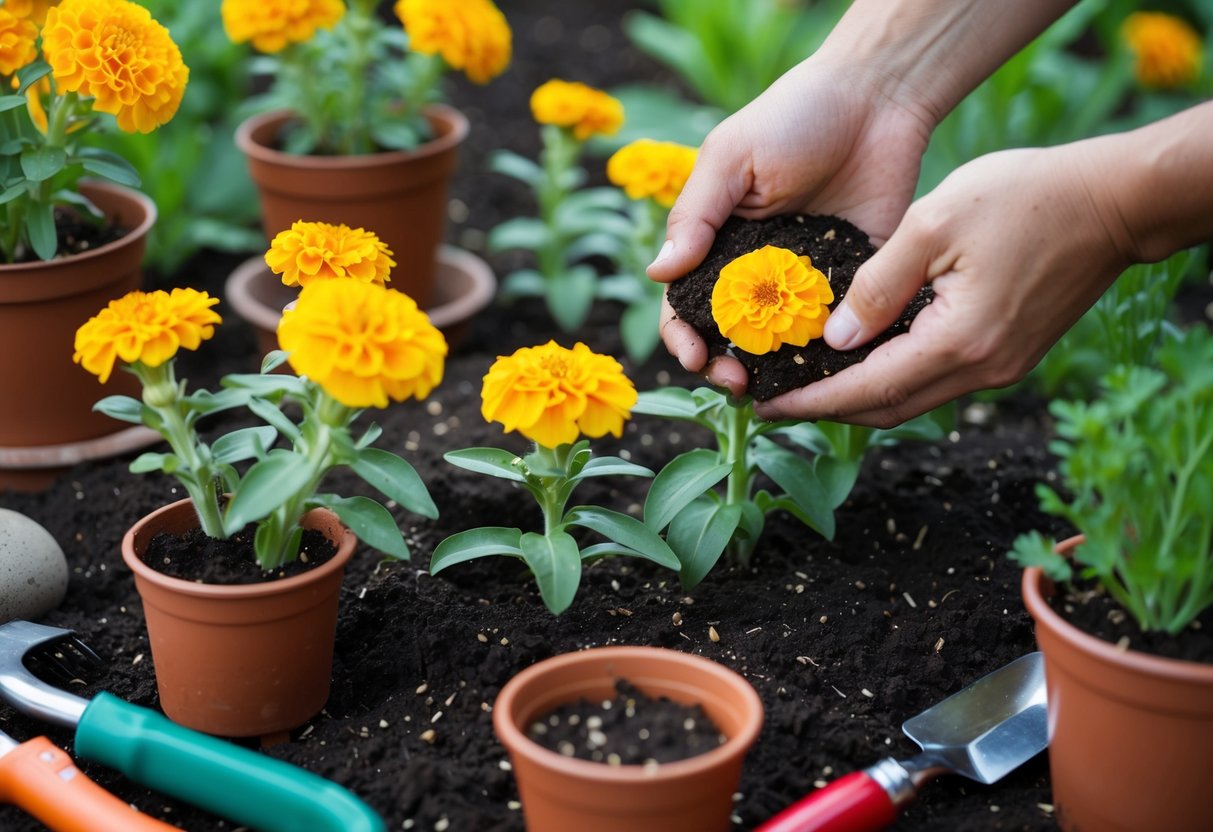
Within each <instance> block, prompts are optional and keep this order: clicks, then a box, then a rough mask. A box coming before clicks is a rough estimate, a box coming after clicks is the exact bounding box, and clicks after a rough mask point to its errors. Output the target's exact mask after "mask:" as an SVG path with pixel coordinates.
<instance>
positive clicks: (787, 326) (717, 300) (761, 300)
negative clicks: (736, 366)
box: [712, 246, 834, 355]
mask: <svg viewBox="0 0 1213 832" xmlns="http://www.w3.org/2000/svg"><path fill="white" fill-rule="evenodd" d="M833 301H834V292H833V290H832V289H831V288H830V282H829V280H827V279H826V276H825V275H824V274H822V273H821V271H820V270H818V269H815V268H813V264H812V262H811V261H810V260H809V258H808V257H804V256H801V257H797V256H796V255H795V254H793V253H792V252H791V251H788V250H787V249H786V248H777V247H775V246H763V247H762V248H760V249H758V250H757V251H751V252H750V253H749V254H743V255H742V256H741V257H738V258H737V259H736V260H733V261H732V262H731V263H729V264H728V265H726V266H725V267H724V268H723V269H721V270H720V277H719V278H718V279H717V281H716V286H715V288H714V289H713V290H712V317H713V318H714V319H715V321H716V325H717V326H718V327H720V333H721V334H722V335H723V336H724V337H726V338H728V339H729V340H730V341H732V342H733V343H734V344H736V345H737V347H739V348H740V349H743V350H745V351H746V352H748V353H751V354H753V355H764V354H766V353H768V352H774V351H775V350H777V349H779V348H780V347H781V346H782V345H784V344H792V345H793V346H797V347H803V346H804V345H805V344H807V343H809V341H811V340H812V339H814V338H820V337H821V332H822V329H823V327H824V326H825V322H826V318H828V317H829V316H830V309H829V307H828V306H827V304H829V303H832V302H833Z"/></svg>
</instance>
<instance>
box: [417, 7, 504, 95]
mask: <svg viewBox="0 0 1213 832" xmlns="http://www.w3.org/2000/svg"><path fill="white" fill-rule="evenodd" d="M395 9H396V17H398V18H400V22H401V23H403V24H404V30H405V31H406V32H407V33H408V36H409V49H411V50H412V51H414V52H419V53H421V54H423V55H442V58H443V60H445V61H446V62H447V64H449V65H450V66H451V67H453V68H455V69H459V70H462V71H463V72H464V73H465V74H466V75H467V77H468V78H469V79H470V80H472V81H473V82H475V83H477V84H487V83H488V82H489V81H491V80H493V79H494V78H496V77H497V76H498V75H500V74H501V73H503V72H505V68H506V67H507V66H509V63H510V50H511V48H512V47H511V39H512V33H511V32H510V26H509V24H508V23H507V22H506V19H505V15H503V14H502V13H501V10H500V9H498V8H497V6H495V5H494V4H493V2H492V0H397V2H396V6H395Z"/></svg>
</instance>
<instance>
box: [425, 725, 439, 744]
mask: <svg viewBox="0 0 1213 832" xmlns="http://www.w3.org/2000/svg"><path fill="white" fill-rule="evenodd" d="M436 739H438V732H437V731H435V730H434V729H433V728H427V729H426V730H424V731H422V732H421V741H422V742H428V743H429V744H430V745H433V744H434V740H436Z"/></svg>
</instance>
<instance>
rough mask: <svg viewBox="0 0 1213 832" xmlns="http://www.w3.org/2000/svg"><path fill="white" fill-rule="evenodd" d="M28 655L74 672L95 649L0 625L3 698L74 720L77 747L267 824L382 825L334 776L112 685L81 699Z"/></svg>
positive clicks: (373, 829)
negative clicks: (162, 710)
mask: <svg viewBox="0 0 1213 832" xmlns="http://www.w3.org/2000/svg"><path fill="white" fill-rule="evenodd" d="M283 649H289V645H284V648H283ZM26 662H29V663H30V664H31V665H34V666H35V668H36V669H38V670H39V671H41V672H44V673H46V674H47V675H49V676H51V677H52V678H59V679H61V680H71V679H74V678H78V677H79V676H80V675H81V673H80V671H81V670H87V669H88V668H94V667H96V666H98V665H100V664H101V663H102V661H101V659H100V658H98V656H97V655H96V654H95V653H94V652H93V651H92V650H91V649H90V648H89V647H88V645H86V644H85V643H84V642H82V641H81V640H80V639H78V638H77V637H76V635H75V633H74V632H73V631H71V630H62V629H59V628H58V627H47V626H44V625H42V624H32V623H30V622H28V621H10V622H8V623H7V624H3V625H0V698H3V699H4V700H5V701H7V702H8V703H9V704H11V705H12V706H13V707H14V708H16V709H17V710H18V711H21V712H22V713H24V714H27V715H29V716H32V717H35V718H38V719H43V720H46V721H48V722H53V723H55V724H58V725H63V726H66V727H68V728H74V729H75V731H76V735H75V751H76V754H77V755H78V756H79V757H82V758H84V759H88V760H94V761H96V762H99V763H103V764H105V765H107V766H110V767H112V768H115V769H117V770H118V771H120V772H122V773H123V774H125V775H126V776H127V777H129V778H130V779H132V780H134V781H136V782H139V783H142V784H144V785H145V786H149V787H151V788H153V789H155V790H157V791H160V792H163V793H164V794H167V795H172V796H173V797H177V798H180V799H181V800H184V801H187V802H189V803H192V804H194V805H195V806H199V807H202V808H204V809H206V810H208V811H210V812H213V813H215V814H217V815H220V816H221V817H225V818H228V819H230V820H233V821H235V822H236V823H237V824H240V825H246V826H251V827H253V828H255V829H260V830H264V831H265V832H288V831H291V830H300V829H307V830H309V832H383V829H384V826H383V821H382V820H381V819H380V818H379V816H378V815H376V814H375V813H374V812H373V811H371V809H370V808H369V807H368V806H366V804H364V803H363V802H362V801H360V800H359V799H358V798H357V797H355V796H354V795H353V794H351V793H350V792H348V791H346V790H345V789H343V788H342V787H340V786H338V785H337V784H336V783H332V782H330V781H328V780H325V779H324V778H323V777H320V776H318V775H315V774H312V773H311V772H309V771H305V770H303V769H301V768H298V767H296V766H293V765H290V764H289V763H285V762H283V761H281V760H276V759H274V758H272V757H268V756H266V755H264V754H261V753H259V752H257V751H253V750H251V749H247V748H242V747H240V746H238V745H233V744H232V743H230V742H226V741H224V740H220V739H217V738H215V737H212V736H209V735H207V734H201V733H199V732H197V731H192V730H190V729H188V728H183V727H181V726H180V725H177V724H176V723H174V722H172V721H170V720H169V719H167V718H166V717H164V716H163V715H162V714H159V713H156V712H155V711H150V710H147V709H146V708H141V707H139V706H137V705H132V704H130V703H129V702H124V701H123V700H121V699H119V698H118V697H116V696H114V695H113V694H110V693H105V692H102V693H99V694H97V695H96V696H94V697H93V698H92V699H84V698H82V697H79V696H76V695H74V694H70V693H67V692H66V691H63V690H60V689H59V688H57V687H54V686H53V685H50V684H47V683H46V682H44V681H42V680H41V679H40V678H38V676H36V675H35V674H34V673H32V672H31V671H30V670H29V669H27V667H26ZM132 828H134V827H132Z"/></svg>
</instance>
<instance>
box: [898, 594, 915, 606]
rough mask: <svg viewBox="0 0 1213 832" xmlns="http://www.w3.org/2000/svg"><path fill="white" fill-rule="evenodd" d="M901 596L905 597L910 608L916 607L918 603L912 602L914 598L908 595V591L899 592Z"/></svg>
mask: <svg viewBox="0 0 1213 832" xmlns="http://www.w3.org/2000/svg"><path fill="white" fill-rule="evenodd" d="M901 597H902V598H905V599H906V603H907V604H909V605H910V608H911V609H918V604H916V603H914V599H913V598H912V597H911V596H910V593H908V592H903V593H901Z"/></svg>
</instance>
